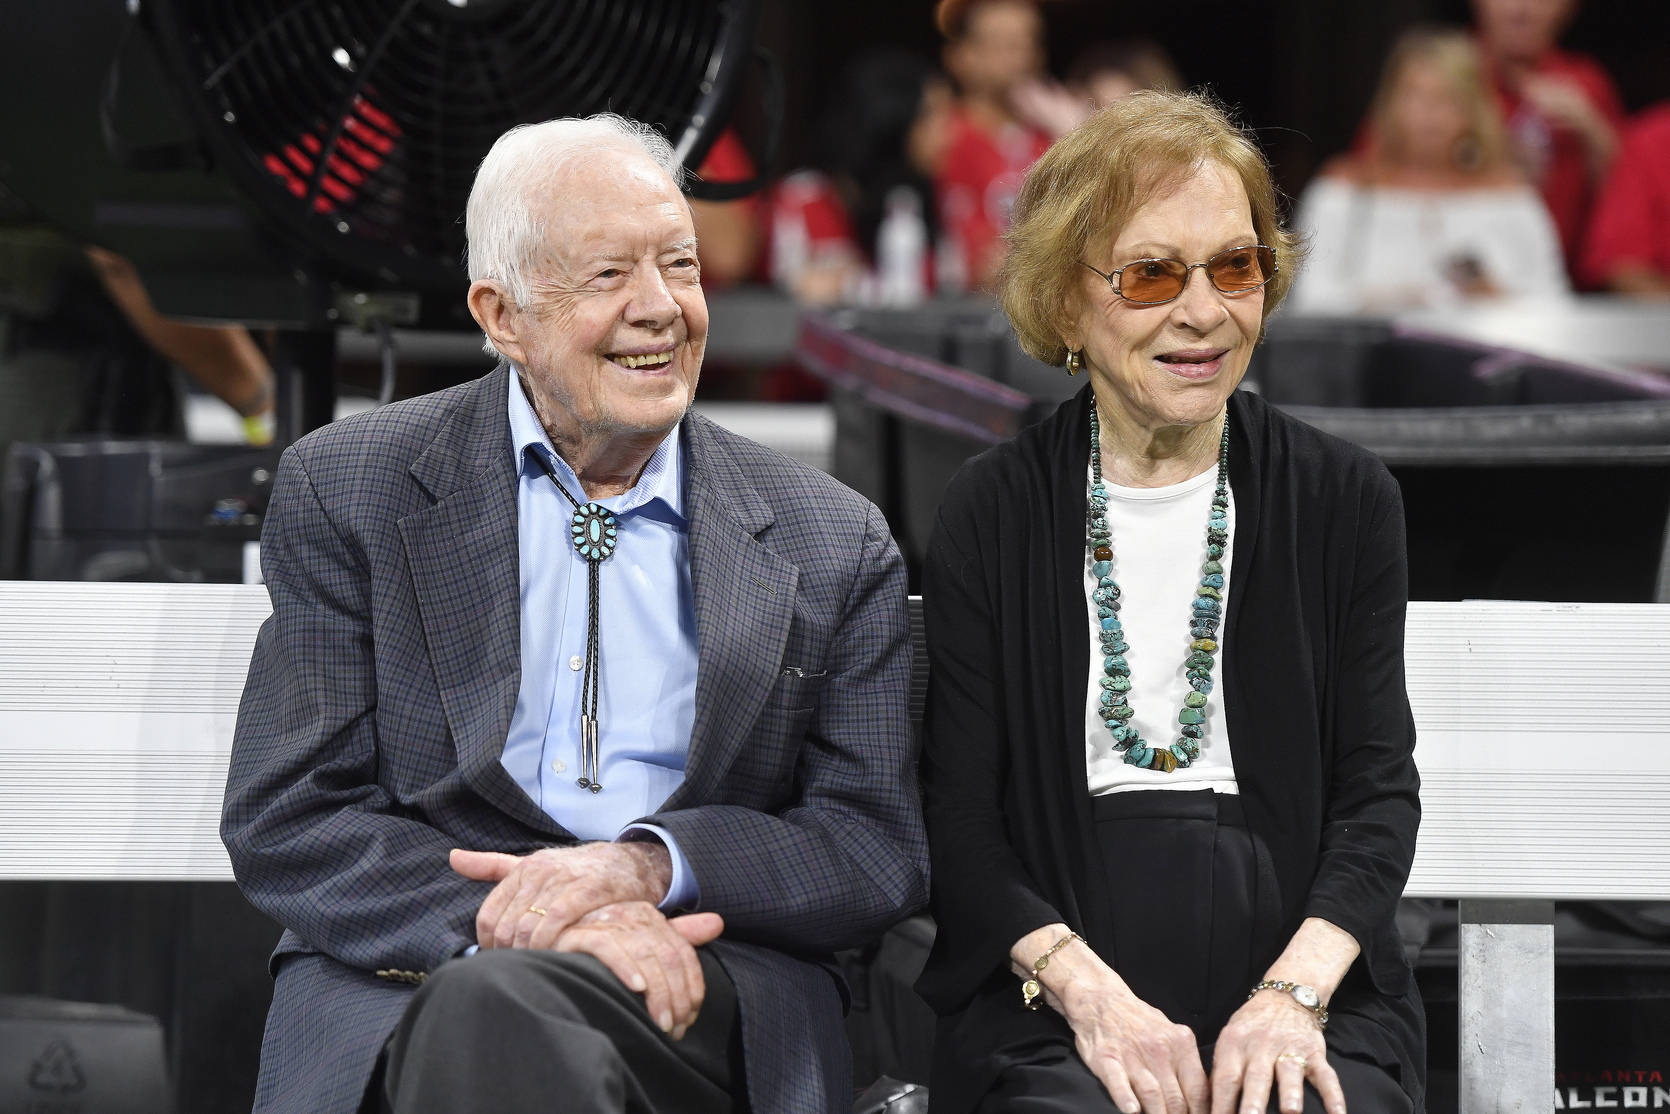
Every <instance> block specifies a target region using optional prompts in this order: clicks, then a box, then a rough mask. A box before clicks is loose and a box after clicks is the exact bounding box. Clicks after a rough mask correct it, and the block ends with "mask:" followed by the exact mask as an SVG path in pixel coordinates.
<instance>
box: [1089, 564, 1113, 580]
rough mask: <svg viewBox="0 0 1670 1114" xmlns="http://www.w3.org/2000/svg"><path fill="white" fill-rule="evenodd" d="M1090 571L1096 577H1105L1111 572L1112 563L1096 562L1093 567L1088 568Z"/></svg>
mask: <svg viewBox="0 0 1670 1114" xmlns="http://www.w3.org/2000/svg"><path fill="white" fill-rule="evenodd" d="M1090 571H1091V572H1093V573H1095V574H1096V575H1097V576H1106V575H1107V574H1108V573H1110V572H1112V571H1113V562H1112V561H1097V562H1096V563H1095V564H1094V565H1091V566H1090Z"/></svg>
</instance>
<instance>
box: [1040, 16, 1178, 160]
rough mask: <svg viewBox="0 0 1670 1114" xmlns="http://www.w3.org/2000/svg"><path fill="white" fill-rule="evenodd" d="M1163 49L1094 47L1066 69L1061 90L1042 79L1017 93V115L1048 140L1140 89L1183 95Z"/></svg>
mask: <svg viewBox="0 0 1670 1114" xmlns="http://www.w3.org/2000/svg"><path fill="white" fill-rule="evenodd" d="M1183 87H1184V86H1183V78H1182V75H1180V74H1179V73H1178V72H1177V67H1176V65H1175V64H1173V63H1172V60H1171V55H1169V54H1167V53H1166V52H1165V48H1164V47H1162V46H1160V44H1158V43H1156V42H1154V41H1152V40H1150V39H1122V40H1118V41H1113V42H1101V43H1092V44H1091V45H1090V46H1087V47H1085V48H1084V49H1083V50H1081V51H1079V53H1078V54H1077V56H1075V57H1074V58H1073V62H1072V65H1070V66H1068V67H1067V81H1066V83H1065V84H1062V83H1060V82H1056V81H1053V80H1051V79H1050V78H1049V77H1048V76H1040V77H1037V78H1034V79H1033V80H1031V81H1028V82H1024V83H1022V84H1021V86H1020V87H1019V88H1018V89H1016V90H1015V94H1014V102H1015V108H1016V111H1017V112H1018V113H1019V114H1020V116H1021V118H1022V119H1024V120H1026V121H1027V122H1028V123H1030V124H1032V125H1033V126H1035V127H1037V128H1039V129H1040V130H1042V131H1044V132H1047V133H1049V134H1050V135H1051V136H1052V137H1060V136H1063V135H1066V134H1067V133H1068V132H1070V131H1072V130H1073V129H1074V128H1076V127H1078V126H1079V125H1080V124H1082V123H1083V122H1084V121H1085V120H1087V119H1089V117H1090V115H1091V113H1093V112H1096V111H1097V110H1098V109H1102V108H1106V107H1107V106H1108V105H1110V104H1112V103H1113V102H1114V101H1116V100H1118V99H1119V98H1120V97H1124V96H1128V95H1129V94H1131V93H1135V92H1138V91H1139V90H1142V89H1160V90H1181V89H1182V88H1183Z"/></svg>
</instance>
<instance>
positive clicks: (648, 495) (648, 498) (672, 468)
mask: <svg viewBox="0 0 1670 1114" xmlns="http://www.w3.org/2000/svg"><path fill="white" fill-rule="evenodd" d="M509 378H510V405H509V408H508V409H509V414H510V449H511V452H512V454H513V462H514V463H515V465H516V470H517V473H518V474H519V475H522V476H527V477H535V478H539V479H544V478H545V469H543V468H541V467H540V466H539V463H538V462H537V461H533V460H529V459H528V451H529V450H530V449H531V450H532V451H534V452H536V453H540V454H542V455H543V456H544V457H545V459H546V460H548V461H551V462H552V466H553V467H554V468H555V469H556V473H557V476H558V478H560V479H561V480H562V484H563V486H564V487H566V488H567V489H568V491H569V493H570V494H572V495H573V496H575V497H576V498H577V499H579V500H580V502H582V503H584V502H585V501H586V496H585V493H584V490H583V489H582V488H581V487H580V481H579V478H578V477H576V476H575V475H574V469H572V468H570V467H569V466H568V461H566V460H564V459H563V458H562V456H561V454H559V453H558V452H557V451H556V449H555V448H553V447H552V445H551V438H550V437H548V436H546V433H545V427H544V426H542V425H540V424H539V417H538V415H536V414H535V413H534V409H533V405H532V404H531V403H529V402H528V396H527V394H526V393H525V392H524V391H523V390H522V382H521V376H520V375H518V374H517V373H516V372H515V371H514V370H513V371H512V372H511V374H510V376H509ZM681 424H682V423H681ZM598 502H600V503H602V504H603V505H604V506H605V507H608V508H609V509H610V510H611V511H614V512H615V514H616V515H626V514H630V513H631V512H633V511H636V510H639V509H640V508H644V509H650V508H649V504H651V503H655V502H659V503H661V504H662V506H663V507H665V509H666V510H668V511H670V512H672V516H673V518H674V520H675V524H677V525H683V524H684V454H683V453H682V452H680V451H679V426H674V427H673V428H672V429H670V430H668V431H667V436H666V437H664V438H663V439H662V441H661V444H659V445H657V446H656V447H655V452H654V453H653V454H651V456H650V458H649V463H648V464H645V465H644V471H643V473H642V474H641V475H640V476H639V477H638V482H637V484H635V485H634V486H633V488H632V489H631V490H630V491H627V492H624V493H622V494H620V495H616V496H614V497H612V498H609V499H600V500H598ZM651 513H652V517H660V516H659V515H654V514H653V510H651Z"/></svg>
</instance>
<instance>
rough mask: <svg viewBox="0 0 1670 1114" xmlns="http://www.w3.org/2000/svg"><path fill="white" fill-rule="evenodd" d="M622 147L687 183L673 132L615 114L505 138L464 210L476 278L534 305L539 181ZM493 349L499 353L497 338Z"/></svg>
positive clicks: (534, 127) (521, 130)
mask: <svg viewBox="0 0 1670 1114" xmlns="http://www.w3.org/2000/svg"><path fill="white" fill-rule="evenodd" d="M622 147H626V148H629V149H636V150H638V151H641V152H642V153H643V154H644V155H645V156H646V157H647V158H648V159H649V161H650V162H652V163H654V164H655V165H656V166H658V167H660V168H661V169H662V170H663V171H665V172H666V174H667V177H669V178H671V179H672V180H673V184H674V185H675V186H679V187H682V186H683V185H684V167H683V165H682V164H681V163H680V162H679V158H678V155H677V153H676V152H674V150H673V145H672V144H671V143H669V142H667V137H666V136H664V135H662V134H661V133H660V132H658V131H656V130H655V129H654V128H652V127H651V126H650V125H648V124H643V123H639V122H638V121H637V120H629V119H627V118H626V117H624V116H619V115H616V114H615V113H613V112H600V113H598V114H597V115H596V116H587V117H584V118H581V117H572V116H571V117H566V118H564V119H561V120H546V121H545V122H544V123H542V124H523V125H521V126H520V127H515V128H511V129H510V130H509V131H507V132H505V133H504V134H503V135H501V136H499V138H498V141H497V142H496V143H494V144H493V149H492V150H490V151H488V152H487V157H486V158H484V159H482V160H481V166H480V167H479V168H478V169H477V170H476V174H475V184H474V185H473V186H471V187H470V201H469V204H468V205H467V206H466V207H465V209H464V238H465V241H466V243H467V244H468V247H467V248H466V249H465V255H466V261H467V263H468V266H469V271H470V280H471V281H472V282H473V281H475V280H477V279H492V280H494V281H497V282H499V283H502V284H503V285H504V288H505V290H506V292H507V293H509V294H510V296H511V297H512V298H513V299H515V301H516V304H517V305H519V306H525V305H527V304H528V299H529V287H528V279H527V273H526V268H527V265H528V264H529V262H530V261H532V260H533V259H534V257H535V256H536V255H537V254H538V252H539V250H540V246H541V245H542V244H543V243H544V240H545V226H544V221H543V219H542V218H541V217H540V216H539V213H538V210H539V209H540V208H542V207H540V206H536V204H535V202H536V200H537V197H538V194H539V193H540V192H541V191H540V190H539V189H538V187H539V185H540V184H541V183H543V182H547V181H549V180H550V178H551V176H552V175H553V174H554V173H555V172H556V171H557V170H558V169H559V168H561V167H562V166H564V165H566V164H567V163H569V162H571V161H573V160H574V159H576V158H581V157H585V156H588V155H592V154H595V153H596V152H597V151H598V150H599V149H604V150H609V149H613V150H619V149H620V148H622ZM487 350H488V352H490V353H491V352H494V349H493V343H492V341H491V340H489V341H488V342H487Z"/></svg>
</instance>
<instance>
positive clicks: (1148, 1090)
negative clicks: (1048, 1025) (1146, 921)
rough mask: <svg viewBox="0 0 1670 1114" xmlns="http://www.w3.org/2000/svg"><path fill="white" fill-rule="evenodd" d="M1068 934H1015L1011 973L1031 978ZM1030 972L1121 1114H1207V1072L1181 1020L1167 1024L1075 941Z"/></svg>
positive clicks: (1063, 930)
mask: <svg viewBox="0 0 1670 1114" xmlns="http://www.w3.org/2000/svg"><path fill="white" fill-rule="evenodd" d="M1067 933H1068V928H1067V926H1066V925H1060V924H1058V925H1049V926H1047V927H1045V928H1041V929H1038V930H1037V931H1036V932H1031V933H1028V934H1027V935H1026V936H1023V937H1021V939H1020V940H1019V941H1018V942H1017V943H1016V944H1015V946H1014V947H1013V948H1012V949H1010V958H1011V959H1012V960H1013V961H1014V966H1015V971H1016V973H1017V974H1020V975H1022V977H1023V978H1032V977H1034V976H1033V974H1032V962H1033V960H1035V959H1037V958H1038V957H1039V956H1041V955H1043V954H1044V953H1045V952H1046V951H1048V950H1049V949H1050V946H1051V945H1053V944H1054V943H1055V942H1056V941H1058V940H1060V939H1061V938H1062V937H1063V936H1066V935H1067ZM1036 977H1037V978H1038V981H1039V983H1040V984H1041V986H1042V988H1043V998H1044V1001H1045V1002H1046V1003H1047V1004H1048V1005H1049V1006H1050V1008H1051V1009H1053V1010H1055V1011H1056V1012H1057V1013H1059V1014H1061V1016H1063V1017H1065V1018H1066V1019H1067V1024H1068V1025H1070V1026H1072V1029H1073V1039H1074V1043H1075V1044H1076V1046H1077V1048H1078V1053H1079V1056H1080V1058H1081V1059H1083V1060H1084V1062H1085V1065H1086V1066H1087V1067H1089V1068H1090V1070H1091V1072H1092V1073H1093V1074H1094V1075H1095V1076H1096V1078H1097V1079H1099V1080H1101V1083H1102V1086H1104V1087H1106V1088H1107V1092H1108V1095H1109V1096H1110V1097H1111V1098H1112V1099H1113V1103H1114V1105H1115V1106H1117V1107H1119V1109H1120V1110H1121V1111H1124V1114H1138V1112H1139V1111H1140V1112H1142V1114H1207V1111H1206V1108H1207V1090H1206V1072H1205V1070H1204V1069H1203V1068H1202V1067H1201V1066H1200V1051H1199V1049H1198V1048H1197V1047H1196V1046H1195V1035H1194V1032H1193V1030H1191V1029H1190V1028H1189V1027H1188V1026H1187V1025H1174V1024H1172V1022H1171V1021H1170V1020H1169V1019H1168V1018H1167V1017H1166V1015H1165V1014H1163V1013H1161V1012H1160V1011H1159V1010H1157V1009H1155V1008H1154V1007H1153V1006H1150V1005H1149V1004H1148V1003H1147V1002H1144V1001H1143V1000H1142V999H1140V998H1138V997H1137V996H1136V995H1135V994H1133V993H1131V988H1130V987H1129V986H1127V985H1126V984H1125V980H1124V979H1122V978H1120V977H1119V975H1118V973H1117V972H1115V971H1114V970H1113V969H1112V968H1111V967H1109V966H1108V965H1107V964H1106V963H1103V962H1102V960H1101V959H1100V958H1099V957H1098V956H1097V955H1096V953H1095V952H1093V951H1091V950H1090V949H1089V947H1087V946H1086V945H1084V944H1082V943H1080V942H1078V941H1074V942H1072V943H1070V944H1068V945H1067V946H1066V947H1064V948H1062V949H1061V950H1060V951H1058V952H1056V953H1055V954H1054V955H1053V956H1051V957H1050V959H1049V964H1048V966H1046V967H1045V968H1044V970H1043V971H1041V972H1039V973H1038V975H1037V976H1036ZM1020 992H1021V991H1020V987H1019V986H1018V985H1017V986H1016V987H1015V993H1016V994H1019V993H1020Z"/></svg>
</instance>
